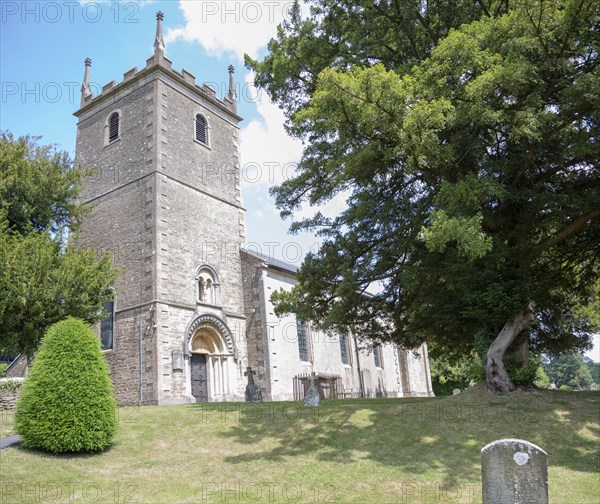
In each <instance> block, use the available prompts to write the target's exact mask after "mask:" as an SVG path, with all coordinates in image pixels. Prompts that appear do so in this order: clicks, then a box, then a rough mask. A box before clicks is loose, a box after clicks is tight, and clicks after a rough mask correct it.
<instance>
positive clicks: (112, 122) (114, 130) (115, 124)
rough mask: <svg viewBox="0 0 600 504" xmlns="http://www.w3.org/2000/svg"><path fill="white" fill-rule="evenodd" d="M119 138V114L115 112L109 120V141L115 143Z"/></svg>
mask: <svg viewBox="0 0 600 504" xmlns="http://www.w3.org/2000/svg"><path fill="white" fill-rule="evenodd" d="M117 138H119V114H118V113H117V112H115V113H114V114H113V115H111V116H110V118H109V119H108V141H109V143H110V142H114V141H115V140H116V139H117Z"/></svg>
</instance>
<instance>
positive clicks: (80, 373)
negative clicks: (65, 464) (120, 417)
mask: <svg viewBox="0 0 600 504" xmlns="http://www.w3.org/2000/svg"><path fill="white" fill-rule="evenodd" d="M15 421H16V427H17V431H18V433H19V434H20V435H21V439H22V442H23V445H24V446H28V447H35V448H42V449H44V450H47V451H50V452H53V453H61V452H81V451H98V450H103V449H105V448H107V447H108V446H109V445H110V444H111V441H112V438H113V435H114V433H115V430H116V404H115V399H114V393H113V387H112V382H111V380H110V378H109V375H108V366H107V365H106V361H105V360H104V356H103V355H102V352H101V350H100V343H99V341H98V338H97V336H96V335H95V334H94V332H93V331H92V330H91V329H90V327H89V326H88V325H87V324H86V323H85V322H83V321H82V320H79V319H74V318H68V319H66V320H64V321H62V322H58V323H57V324H54V325H53V326H51V327H50V328H49V329H48V331H47V332H46V334H45V336H44V338H43V339H42V342H41V345H40V348H39V351H38V353H37V355H36V358H35V360H34V361H33V365H32V367H31V370H30V372H29V375H28V377H27V379H26V380H25V383H24V385H23V389H22V390H21V395H20V397H19V400H18V402H17V409H16V414H15Z"/></svg>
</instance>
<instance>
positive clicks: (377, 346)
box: [373, 343, 383, 368]
mask: <svg viewBox="0 0 600 504" xmlns="http://www.w3.org/2000/svg"><path fill="white" fill-rule="evenodd" d="M373 360H374V361H375V367H378V368H383V355H382V354H381V343H373Z"/></svg>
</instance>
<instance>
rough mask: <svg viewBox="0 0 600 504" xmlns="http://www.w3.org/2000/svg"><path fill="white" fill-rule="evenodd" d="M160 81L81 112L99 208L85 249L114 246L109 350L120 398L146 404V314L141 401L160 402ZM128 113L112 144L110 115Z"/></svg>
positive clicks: (85, 234) (87, 226)
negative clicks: (155, 316)
mask: <svg viewBox="0 0 600 504" xmlns="http://www.w3.org/2000/svg"><path fill="white" fill-rule="evenodd" d="M155 94H156V85H155V81H154V80H153V77H152V76H148V77H147V78H144V79H141V80H139V81H137V82H135V83H132V84H131V85H130V86H129V87H127V88H125V89H122V90H120V92H119V93H114V94H112V95H110V96H108V97H107V98H106V99H103V100H101V101H100V102H99V103H97V104H95V106H92V107H90V108H89V109H87V110H85V111H84V112H82V113H81V114H80V116H79V123H78V133H77V154H76V161H77V162H78V163H79V164H80V165H82V166H84V167H95V170H96V172H95V174H94V175H93V176H92V177H90V178H89V179H88V180H86V182H85V184H84V187H83V190H82V192H81V196H80V198H81V201H82V202H83V203H87V204H89V205H90V206H91V207H92V215H91V217H90V218H89V219H87V220H86V222H85V223H84V224H83V226H82V232H81V237H80V242H81V244H82V245H83V246H86V247H90V248H93V249H96V250H100V251H110V252H111V253H112V254H113V257H114V261H115V264H116V265H117V266H118V267H119V268H121V270H122V274H121V277H120V278H119V279H118V280H117V282H116V285H115V290H116V293H117V297H116V309H115V311H116V320H115V331H114V346H113V349H112V350H109V351H107V352H106V353H105V355H106V358H107V361H108V363H109V367H110V371H111V378H112V380H113V383H114V385H115V391H116V396H117V400H118V402H119V403H121V404H130V403H134V402H138V401H139V388H140V383H139V376H140V367H139V357H140V355H139V320H140V317H141V319H142V326H143V345H142V362H143V364H142V377H143V378H142V380H143V383H142V401H143V402H144V403H155V402H156V401H157V383H156V381H157V380H156V366H155V365H154V363H155V361H156V351H155V339H154V335H153V333H152V327H149V322H148V320H147V319H148V313H147V312H148V310H149V308H150V304H149V303H150V302H151V301H152V300H153V299H154V284H155V282H154V259H155V252H154V250H155V243H156V240H155V227H156V226H155V213H156V212H155V204H154V201H155V193H156V189H155V188H156V174H155V173H154V170H155V164H156V163H155V155H154V153H155V151H156V149H155V144H156V113H155V109H156V106H155V104H156V96H155ZM115 111H118V112H119V113H120V115H121V119H120V138H119V139H117V140H116V141H114V142H112V143H110V144H107V142H106V127H107V120H108V117H109V116H110V115H111V114H112V113H113V112H115Z"/></svg>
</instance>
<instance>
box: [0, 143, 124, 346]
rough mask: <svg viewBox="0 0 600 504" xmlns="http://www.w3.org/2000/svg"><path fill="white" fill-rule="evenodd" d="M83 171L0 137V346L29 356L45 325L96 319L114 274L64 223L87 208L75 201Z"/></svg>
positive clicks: (46, 150)
mask: <svg viewBox="0 0 600 504" xmlns="http://www.w3.org/2000/svg"><path fill="white" fill-rule="evenodd" d="M83 176H84V172H82V171H81V170H79V169H77V168H74V167H72V166H71V163H70V161H69V160H68V157H67V156H66V154H65V153H57V152H55V151H54V150H52V149H51V148H50V147H39V146H37V145H36V144H35V142H34V141H32V140H31V139H29V138H22V139H19V140H13V138H12V136H10V135H9V134H3V135H2V136H0V264H2V268H1V269H0V326H1V327H2V342H1V346H2V348H4V349H10V351H11V352H17V353H26V354H28V355H32V354H33V353H34V352H35V350H36V348H37V346H38V345H39V342H40V339H41V338H42V336H43V334H44V332H45V331H46V329H47V328H48V327H49V326H50V325H52V324H53V323H55V322H58V321H59V320H62V319H64V318H65V317H67V316H74V317H78V318H83V319H85V320H87V321H88V322H94V321H97V320H99V319H101V318H102V316H103V315H104V314H103V312H102V307H103V305H104V303H105V302H106V301H107V300H109V299H110V298H111V297H112V296H113V295H114V294H113V293H112V291H111V290H110V287H111V285H112V284H113V283H114V281H115V280H116V278H117V277H118V274H119V273H118V271H117V270H116V269H115V267H114V266H113V263H112V260H111V258H110V256H109V255H108V254H104V255H102V256H98V254H97V253H96V252H95V251H92V250H85V249H83V248H80V247H76V246H75V242H76V239H75V236H74V234H73V233H72V234H71V239H69V243H68V244H66V243H64V237H65V236H66V235H65V231H66V228H65V226H67V225H69V226H72V227H73V226H76V225H77V223H78V222H79V220H80V219H81V218H82V216H83V215H84V214H85V212H84V211H83V210H82V209H81V208H80V207H79V206H77V205H76V203H75V198H76V196H77V190H78V187H79V185H78V183H79V181H80V179H81V178H82V177H83Z"/></svg>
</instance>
